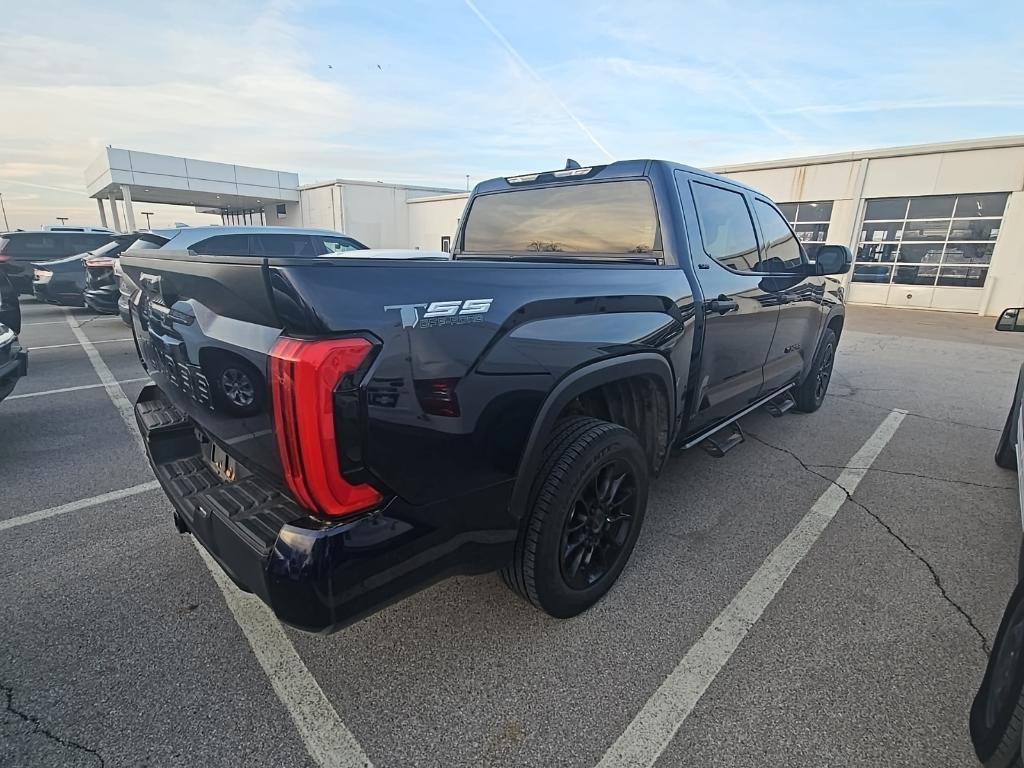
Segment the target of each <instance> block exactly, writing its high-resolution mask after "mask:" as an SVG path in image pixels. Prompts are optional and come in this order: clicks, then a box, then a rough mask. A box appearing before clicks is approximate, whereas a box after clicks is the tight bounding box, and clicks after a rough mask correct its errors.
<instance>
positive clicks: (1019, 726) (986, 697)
mask: <svg viewBox="0 0 1024 768" xmlns="http://www.w3.org/2000/svg"><path fill="white" fill-rule="evenodd" d="M970 730H971V743H972V744H973V745H974V751H975V753H976V754H977V755H978V759H979V760H980V761H981V762H982V764H983V765H984V766H985V768H1010V767H1011V766H1019V765H1020V764H1021V758H1020V751H1021V735H1022V734H1024V585H1022V584H1018V585H1017V588H1016V589H1015V590H1014V592H1013V596H1012V597H1011V598H1010V603H1009V605H1007V607H1006V612H1005V613H1004V614H1003V620H1002V623H1001V624H1000V625H999V632H998V633H997V634H996V640H995V644H994V645H993V647H992V653H991V654H990V655H989V659H988V667H987V669H986V670H985V677H984V678H983V679H982V681H981V687H980V688H979V689H978V694H977V695H976V696H975V697H974V703H973V705H972V706H971V716H970Z"/></svg>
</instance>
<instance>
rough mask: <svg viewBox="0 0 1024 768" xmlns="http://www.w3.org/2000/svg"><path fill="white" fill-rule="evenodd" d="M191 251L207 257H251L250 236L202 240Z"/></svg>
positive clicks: (224, 236) (219, 236)
mask: <svg viewBox="0 0 1024 768" xmlns="http://www.w3.org/2000/svg"><path fill="white" fill-rule="evenodd" d="M189 250H192V251H195V252H196V253H200V254H203V255H207V256H249V255H250V253H249V236H248V235H216V236H214V237H208V238H206V239H205V240H200V241H199V242H198V243H196V244H195V245H193V246H192V247H191V248H190V249H189Z"/></svg>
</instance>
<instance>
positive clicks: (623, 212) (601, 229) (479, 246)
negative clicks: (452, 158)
mask: <svg viewBox="0 0 1024 768" xmlns="http://www.w3.org/2000/svg"><path fill="white" fill-rule="evenodd" d="M657 241H658V218H657V214H656V212H655V208H654V198H653V196H652V194H651V188H650V186H649V185H648V184H647V182H646V181H640V180H631V181H610V182H603V183H591V184H567V185H559V186H552V187H541V188H534V189H517V190H513V191H511V192H499V193H497V194H491V195H481V196H480V197H478V198H477V199H476V200H474V202H473V206H472V208H471V209H470V211H469V218H468V219H467V220H466V233H465V236H464V239H463V250H465V251H467V252H469V253H505V254H515V253H524V254H531V253H532V254H536V253H548V254H559V253H564V254H588V255H622V254H638V253H640V254H642V253H651V252H652V251H655V250H658V249H659V248H660V244H658V242H657Z"/></svg>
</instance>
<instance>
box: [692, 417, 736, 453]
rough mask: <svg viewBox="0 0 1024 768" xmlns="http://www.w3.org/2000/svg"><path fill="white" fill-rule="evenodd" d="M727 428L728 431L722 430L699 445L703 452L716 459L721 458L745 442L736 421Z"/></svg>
mask: <svg viewBox="0 0 1024 768" xmlns="http://www.w3.org/2000/svg"><path fill="white" fill-rule="evenodd" d="M729 427H730V429H728V430H725V429H723V430H720V431H718V432H716V433H715V434H713V435H711V437H709V438H708V439H707V440H705V441H704V442H703V443H702V444H701V445H702V446H703V448H704V450H705V451H707V452H708V454H709V455H711V456H714V457H715V458H716V459H720V458H722V457H723V456H725V454H727V453H728V452H729V451H731V450H732V449H733V448H735V447H736V446H737V445H739V444H740V443H742V442H743V441H744V440H746V436H745V435H744V434H743V427H741V426H740V423H739V422H738V421H734V422H733V423H732V424H730V425H729Z"/></svg>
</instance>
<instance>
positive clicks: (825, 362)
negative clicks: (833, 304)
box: [794, 328, 839, 413]
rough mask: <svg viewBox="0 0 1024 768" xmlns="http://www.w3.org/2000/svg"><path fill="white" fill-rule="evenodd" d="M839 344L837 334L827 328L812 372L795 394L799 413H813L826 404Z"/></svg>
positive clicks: (815, 354) (808, 373)
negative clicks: (826, 395)
mask: <svg viewBox="0 0 1024 768" xmlns="http://www.w3.org/2000/svg"><path fill="white" fill-rule="evenodd" d="M838 343H839V339H838V338H837V337H836V332H835V331H833V330H832V329H831V328H826V329H825V333H824V334H823V335H822V337H821V342H819V344H818V349H817V351H816V352H815V353H814V360H813V361H812V363H811V370H809V371H808V372H807V375H806V376H805V377H804V380H803V381H802V382H800V386H799V387H797V389H796V392H795V393H794V396H795V399H796V409H797V410H798V411H803V412H804V413H813V412H814V411H816V410H818V409H819V408H821V404H822V403H823V402H825V394H826V393H827V392H828V384H829V382H830V381H831V380H832V366H834V365H835V362H836V345H837V344H838Z"/></svg>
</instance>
